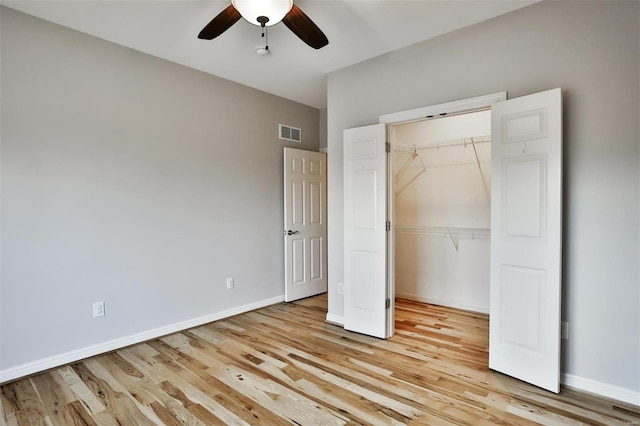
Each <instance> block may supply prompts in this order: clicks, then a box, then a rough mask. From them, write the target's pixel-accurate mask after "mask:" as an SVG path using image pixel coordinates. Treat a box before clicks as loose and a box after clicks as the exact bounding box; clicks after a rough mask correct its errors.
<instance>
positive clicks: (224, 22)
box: [198, 5, 242, 40]
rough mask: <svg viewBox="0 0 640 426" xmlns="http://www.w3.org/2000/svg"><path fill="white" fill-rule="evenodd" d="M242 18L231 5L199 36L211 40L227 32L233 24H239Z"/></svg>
mask: <svg viewBox="0 0 640 426" xmlns="http://www.w3.org/2000/svg"><path fill="white" fill-rule="evenodd" d="M241 17H242V16H241V15H240V12H238V11H237V10H236V8H235V7H233V5H229V6H228V7H227V8H226V9H225V10H223V11H222V12H220V13H219V14H218V16H216V17H215V18H213V19H212V20H211V22H209V23H208V24H207V25H206V26H205V27H204V28H203V29H202V31H200V34H198V38H201V39H204V40H211V39H214V38H216V37H218V36H219V35H220V34H222V33H223V32H225V31H227V30H228V29H229V28H230V27H231V26H232V25H233V24H235V23H236V22H238V20H239V19H240V18H241Z"/></svg>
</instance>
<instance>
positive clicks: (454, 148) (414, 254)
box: [390, 110, 491, 313]
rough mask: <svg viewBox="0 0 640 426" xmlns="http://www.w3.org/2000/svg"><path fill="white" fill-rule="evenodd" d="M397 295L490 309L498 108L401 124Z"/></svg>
mask: <svg viewBox="0 0 640 426" xmlns="http://www.w3.org/2000/svg"><path fill="white" fill-rule="evenodd" d="M390 136H391V144H392V152H393V181H394V182H393V191H394V204H393V206H394V213H393V214H394V223H395V225H394V231H395V287H396V297H401V298H406V299H412V300H419V301H422V302H427V303H432V304H437V305H444V306H451V307H454V308H460V309H465V310H470V311H475V312H482V313H488V312H489V261H490V226H491V111H489V110H486V111H476V112H471V113H466V114H460V115H455V116H448V117H438V118H431V119H425V120H421V121H416V122H411V123H403V124H397V125H394V126H392V127H391V129H390Z"/></svg>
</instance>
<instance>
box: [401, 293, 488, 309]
mask: <svg viewBox="0 0 640 426" xmlns="http://www.w3.org/2000/svg"><path fill="white" fill-rule="evenodd" d="M396 298H398V299H408V300H415V301H416V302H422V303H430V304H432V305H440V306H447V307H449V308H455V309H462V310H463V311H471V312H478V313H481V314H488V313H489V308H487V307H484V306H475V305H465V304H463V303H451V302H447V301H444V300H438V299H431V298H429V297H421V296H416V295H415V294H403V293H396Z"/></svg>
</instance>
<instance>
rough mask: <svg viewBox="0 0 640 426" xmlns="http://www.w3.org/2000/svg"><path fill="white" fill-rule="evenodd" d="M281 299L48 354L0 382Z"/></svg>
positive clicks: (12, 370)
mask: <svg viewBox="0 0 640 426" xmlns="http://www.w3.org/2000/svg"><path fill="white" fill-rule="evenodd" d="M283 301H284V295H280V296H276V297H272V298H269V299H264V300H259V301H257V302H254V303H249V304H247V305H243V306H238V307H236V308H231V309H227V310H225V311H222V312H217V313H214V314H209V315H205V316H202V317H199V318H194V319H191V320H187V321H182V322H179V323H175V324H171V325H167V326H164V327H159V328H155V329H153V330H148V331H144V332H142V333H137V334H133V335H131V336H127V337H122V338H119V339H114V340H110V341H108V342H104V343H99V344H97V345H93V346H87V347H85V348H81V349H78V350H74V351H69V352H65V353H62V354H59V355H54V356H52V357H48V358H44V359H41V360H38V361H33V362H29V363H27V364H22V365H19V366H17V367H13V368H9V369H6V370H0V384H2V383H4V382H8V381H10V380H15V379H18V378H20V377H24V376H28V375H30V374H34V373H38V372H41V371H44V370H48V369H50V368H54V367H59V366H61V365H65V364H69V363H72V362H75V361H78V360H81V359H85V358H88V357H92V356H95V355H100V354H103V353H105V352H110V351H113V350H116V349H120V348H124V347H125V346H130V345H134V344H136V343H140V342H144V341H147V340H151V339H155V338H157V337H161V336H166V335H168V334H171V333H176V332H178V331H183V330H187V329H189V328H193V327H197V326H199V325H202V324H207V323H209V322H213V321H218V320H221V319H224V318H228V317H231V316H234V315H238V314H242V313H244V312H249V311H253V310H255V309H259V308H263V307H265V306H269V305H275V304H277V303H280V302H283Z"/></svg>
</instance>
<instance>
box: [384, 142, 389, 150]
mask: <svg viewBox="0 0 640 426" xmlns="http://www.w3.org/2000/svg"><path fill="white" fill-rule="evenodd" d="M384 150H385V151H386V152H391V144H390V143H389V142H385V143H384Z"/></svg>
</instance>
